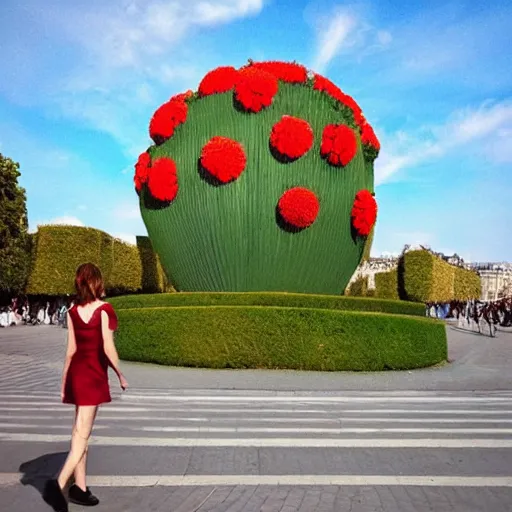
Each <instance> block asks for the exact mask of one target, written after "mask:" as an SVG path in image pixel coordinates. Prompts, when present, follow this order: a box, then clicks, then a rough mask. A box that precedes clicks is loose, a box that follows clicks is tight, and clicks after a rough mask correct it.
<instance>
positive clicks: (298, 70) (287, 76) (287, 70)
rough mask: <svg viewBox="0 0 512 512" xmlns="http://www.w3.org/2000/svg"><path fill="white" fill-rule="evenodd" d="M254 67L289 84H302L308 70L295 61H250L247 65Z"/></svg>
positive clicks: (304, 81)
mask: <svg viewBox="0 0 512 512" xmlns="http://www.w3.org/2000/svg"><path fill="white" fill-rule="evenodd" d="M247 67H253V68H256V69H261V70H262V71H266V72H267V73H270V74H271V75H274V76H275V77H276V78H277V79H278V80H282V81H283V82H287V83H290V84H303V83H306V81H307V79H308V71H307V69H306V68H305V67H304V66H302V65H301V64H296V63H295V62H278V61H268V62H251V64H249V66H247Z"/></svg>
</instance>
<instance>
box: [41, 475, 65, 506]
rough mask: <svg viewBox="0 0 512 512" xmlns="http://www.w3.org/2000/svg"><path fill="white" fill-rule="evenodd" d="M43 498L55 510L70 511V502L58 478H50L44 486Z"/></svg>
mask: <svg viewBox="0 0 512 512" xmlns="http://www.w3.org/2000/svg"><path fill="white" fill-rule="evenodd" d="M43 500H44V501H46V503H48V505H50V507H52V508H53V510H55V512H68V503H67V501H66V498H65V497H64V494H63V493H62V489H61V488H60V486H59V483H58V482H57V480H48V481H47V482H46V484H45V486H44V492H43Z"/></svg>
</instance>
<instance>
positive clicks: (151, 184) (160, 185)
mask: <svg viewBox="0 0 512 512" xmlns="http://www.w3.org/2000/svg"><path fill="white" fill-rule="evenodd" d="M148 188H149V192H150V193H151V195H152V196H153V197H154V198H155V199H158V200H159V201H172V200H173V199H174V198H175V197H176V194H177V193H178V176H177V171H176V163H175V162H174V160H171V159H170V158H158V159H157V160H155V161H154V162H153V165H152V166H151V169H150V171H149V179H148Z"/></svg>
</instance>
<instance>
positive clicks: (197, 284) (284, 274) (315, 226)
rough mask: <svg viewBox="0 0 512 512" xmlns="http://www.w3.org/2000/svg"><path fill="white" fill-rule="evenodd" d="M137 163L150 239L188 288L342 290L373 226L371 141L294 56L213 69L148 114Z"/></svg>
mask: <svg viewBox="0 0 512 512" xmlns="http://www.w3.org/2000/svg"><path fill="white" fill-rule="evenodd" d="M149 129H150V136H151V138H152V139H153V141H154V143H155V144H154V145H153V146H151V147H150V148H149V149H148V150H147V152H145V153H143V154H142V155H141V156H140V157H139V160H138V162H137V164H136V165H135V188H136V190H137V192H138V194H139V197H140V209H141V214H142V217H143V219H144V223H145V225H146V227H147V230H148V234H149V236H150V238H151V241H152V244H153V246H154V248H155V250H156V251H157V253H158V254H159V256H160V260H161V262H162V265H163V267H164V269H165V270H166V272H167V274H168V276H169V278H170V280H171V281H172V282H173V284H174V285H175V286H176V287H177V289H179V290H186V291H256V290H265V291H288V292H307V293H340V292H341V291H343V290H344V288H345V286H346V284H347V283H348V281H349V279H350V277H351V276H352V274H353V273H354V271H355V269H356V267H357V265H358V264H359V262H360V260H361V257H362V254H363V250H364V246H365V243H366V240H367V237H368V235H369V233H370V231H371V230H372V228H373V225H374V223H375V219H376V214H377V205H376V203H375V200H374V197H373V183H374V179H373V162H374V160H375V158H376V157H377V155H378V152H379V147H380V146H379V142H378V140H377V138H376V136H375V133H374V131H373V129H372V128H371V126H370V125H369V124H368V123H367V122H366V120H365V118H364V116H363V114H362V111H361V109H360V108H359V106H358V105H357V103H356V102H355V101H354V100H353V98H351V97H350V96H348V95H346V94H345V93H343V92H342V91H341V90H340V89H339V88H338V87H337V86H336V85H334V84H333V83H332V82H330V81H329V80H327V79H326V78H324V77H322V76H320V75H318V74H308V72H307V70H306V68H305V67H303V66H301V65H299V64H296V63H284V62H260V63H255V62H252V61H249V64H248V65H247V66H245V67H243V68H241V69H239V70H236V69H235V68H233V67H220V68H217V69H214V70H213V71H211V72H209V73H208V74H207V75H206V76H205V77H204V78H203V80H202V81H201V83H200V85H199V90H198V92H197V93H193V92H192V91H189V92H188V93H185V94H180V95H177V96H174V97H173V98H171V99H170V100H169V101H168V102H167V103H165V104H164V105H162V106H161V107H160V108H158V110H157V111H156V112H155V114H154V115H153V118H152V119H151V123H150V127H149Z"/></svg>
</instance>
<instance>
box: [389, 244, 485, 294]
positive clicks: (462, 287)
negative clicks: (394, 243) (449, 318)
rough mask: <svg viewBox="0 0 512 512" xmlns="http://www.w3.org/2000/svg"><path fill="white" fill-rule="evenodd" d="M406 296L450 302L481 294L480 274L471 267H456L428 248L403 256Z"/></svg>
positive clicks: (402, 265) (402, 264)
mask: <svg viewBox="0 0 512 512" xmlns="http://www.w3.org/2000/svg"><path fill="white" fill-rule="evenodd" d="M399 268H403V283H404V288H405V290H404V291H405V297H404V298H406V299H408V300H412V301H417V302H449V301H451V300H453V299H460V300H467V299H469V298H478V297H479V296H480V278H479V277H478V275H477V274H475V273H474V272H472V271H470V270H466V269H463V268H459V267H455V266H454V265H450V264H449V263H447V262H446V261H443V260H442V259H440V258H438V257H437V256H435V255H434V254H432V253H430V252H428V251H426V250H421V251H410V252H407V253H406V254H405V255H404V256H403V261H402V262H401V265H400V266H399Z"/></svg>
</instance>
